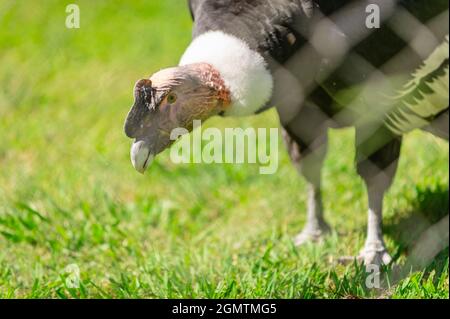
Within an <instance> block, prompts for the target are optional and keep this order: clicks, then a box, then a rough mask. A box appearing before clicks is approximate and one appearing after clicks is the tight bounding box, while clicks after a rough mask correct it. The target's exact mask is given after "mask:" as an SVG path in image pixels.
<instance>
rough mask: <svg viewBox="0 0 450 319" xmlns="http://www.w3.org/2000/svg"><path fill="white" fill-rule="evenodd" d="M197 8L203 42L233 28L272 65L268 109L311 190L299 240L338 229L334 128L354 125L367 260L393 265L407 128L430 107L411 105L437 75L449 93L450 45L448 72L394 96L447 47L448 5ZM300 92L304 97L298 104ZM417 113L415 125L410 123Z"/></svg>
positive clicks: (320, 2) (422, 0)
mask: <svg viewBox="0 0 450 319" xmlns="http://www.w3.org/2000/svg"><path fill="white" fill-rule="evenodd" d="M370 4H377V5H378V6H379V8H380V12H381V21H382V23H381V26H380V27H379V28H374V29H371V28H367V26H366V25H365V21H366V17H367V15H368V13H367V12H366V9H367V6H368V5H370ZM189 6H190V10H191V14H192V18H193V20H194V27H193V37H194V38H196V37H198V36H199V35H201V34H203V33H205V32H208V31H223V32H224V33H227V34H231V35H234V36H236V37H238V38H240V39H242V40H244V41H245V42H246V43H247V44H248V45H249V46H250V48H251V49H253V50H256V51H258V52H259V53H260V54H261V55H262V56H263V57H264V59H265V60H266V62H267V63H268V66H269V68H270V71H271V74H272V75H273V77H274V91H273V97H272V100H271V101H270V102H269V103H268V104H267V105H266V106H265V107H263V108H262V109H261V110H260V111H263V110H264V109H265V108H266V107H270V106H272V105H275V106H276V108H277V111H278V114H279V116H280V121H281V124H282V126H283V127H284V136H285V140H286V144H287V147H288V150H289V153H290V155H291V159H292V161H293V162H294V164H296V166H297V167H298V168H299V169H300V171H301V172H302V174H303V175H304V177H305V178H306V180H307V181H308V183H309V185H310V189H311V193H310V194H311V195H310V207H309V213H308V222H307V225H306V227H305V230H304V231H303V232H302V233H301V234H300V235H299V237H297V242H298V243H302V242H303V241H304V240H305V239H317V238H318V237H320V236H321V235H322V234H323V232H325V231H326V230H327V229H328V226H327V225H326V223H325V220H324V219H323V216H322V211H321V210H322V202H321V195H320V184H321V182H320V180H321V178H320V175H321V173H320V172H321V166H322V163H323V161H324V158H325V154H326V149H327V129H328V128H330V127H343V126H348V125H353V126H355V127H356V136H355V137H356V164H357V171H358V173H359V175H360V176H361V177H362V178H363V179H364V181H365V183H366V186H367V188H368V197H369V228H368V234H369V235H368V239H367V241H366V245H365V248H364V249H363V251H362V253H361V256H362V258H364V261H365V262H366V263H382V262H383V263H386V262H388V261H389V260H390V257H389V255H388V254H387V252H386V249H385V245H384V242H383V239H382V236H381V235H380V234H381V211H382V199H383V194H384V193H385V191H386V190H387V189H388V187H389V186H390V184H391V183H392V179H393V176H394V175H395V171H396V167H397V163H398V157H399V154H400V147H401V135H402V134H403V133H405V132H404V131H402V130H401V129H399V128H398V127H401V128H404V127H409V126H408V124H410V123H417V122H418V121H417V120H415V119H413V117H414V116H415V117H417V116H418V114H421V113H422V112H421V110H420V103H417V101H416V100H414V103H412V104H414V107H413V108H411V107H410V106H411V102H410V101H409V102H408V100H411V99H413V98H414V97H416V98H417V94H419V95H420V97H419V99H425V100H426V99H427V94H430V93H432V92H433V88H432V87H431V84H430V83H432V81H434V80H435V79H436V77H441V78H440V79H439V80H440V82H437V83H438V84H439V85H440V89H441V90H442V83H444V87H445V85H446V89H447V93H448V79H447V82H445V81H442V80H443V78H442V77H443V76H445V74H446V75H447V77H448V42H447V44H446V45H447V47H446V50H447V53H446V54H447V60H446V61H443V64H442V65H440V66H439V67H438V68H437V69H434V71H433V72H431V74H429V75H425V76H423V74H422V76H423V82H420V81H418V82H417V83H418V84H417V85H416V86H415V87H414V88H413V89H412V91H409V93H408V94H406V95H405V96H401V95H400V96H396V97H395V98H389V96H394V94H395V93H398V92H401V90H402V88H404V86H405V84H407V83H411V81H414V78H415V76H416V75H417V72H419V73H420V70H421V69H420V68H421V66H423V62H424V59H425V58H426V57H427V56H429V55H430V54H432V52H433V51H434V50H435V49H436V47H438V46H439V45H440V44H442V43H444V42H445V37H446V36H447V35H448V6H449V3H448V0H433V1H427V0H397V1H363V0H190V1H189ZM424 28H425V29H424ZM424 30H426V32H427V33H426V34H427V35H426V36H422V38H420V41H421V42H420V47H418V46H417V45H416V46H414V43H410V42H413V40H414V37H415V36H418V35H420V33H421V32H423V31H424ZM444 45H445V44H444ZM444 49H445V46H444ZM431 64H433V63H431ZM445 68H446V69H445ZM425 69H426V67H425ZM417 70H419V71H417ZM444 70H446V72H447V73H445V72H443V71H444ZM422 73H423V72H422ZM374 79H378V80H379V81H374ZM433 83H435V82H433ZM445 83H446V84H445ZM297 91H298V92H300V93H299V94H297V95H296V98H295V99H292V98H289V95H291V94H292V93H293V92H297ZM427 92H428V93H427ZM414 94H416V96H415V95H414ZM440 94H441V95H440V97H439V98H440V99H441V102H442V99H444V101H443V102H444V103H445V97H443V95H442V91H441V92H440ZM384 96H388V98H386V99H385V98H384ZM403 98H404V99H405V100H402V99H403ZM419 102H420V101H419ZM441 104H442V103H441ZM446 106H447V108H446V110H445V109H439V110H437V111H436V112H435V113H433V114H431V113H430V112H428V113H427V114H428V115H429V117H428V118H426V119H424V120H429V121H431V120H439V119H440V118H441V117H442V116H447V117H446V118H447V119H448V94H447V105H446ZM408 112H410V114H412V117H411V119H412V120H411V121H408V119H404V118H403V117H404V116H405V114H407V113H408ZM405 123H406V124H405ZM394 124H396V125H397V124H398V125H397V126H396V125H394ZM439 125H440V127H441V128H442V127H444V130H445V129H446V130H447V133H446V134H447V135H446V136H447V138H448V123H447V124H446V125H445V123H444V122H443V121H442V120H441V121H440V124H439ZM394 126H395V129H393V127H394ZM417 127H419V126H417ZM420 127H421V128H422V126H420ZM409 128H415V127H414V126H412V127H409ZM441 136H442V135H441ZM444 136H445V134H444Z"/></svg>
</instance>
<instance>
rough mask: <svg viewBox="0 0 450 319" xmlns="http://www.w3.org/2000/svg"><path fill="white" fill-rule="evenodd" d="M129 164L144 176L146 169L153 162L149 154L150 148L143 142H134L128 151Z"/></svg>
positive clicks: (152, 156)
mask: <svg viewBox="0 0 450 319" xmlns="http://www.w3.org/2000/svg"><path fill="white" fill-rule="evenodd" d="M130 157H131V163H132V164H133V167H134V168H135V169H136V170H137V171H138V172H139V173H141V174H144V172H145V170H146V169H147V167H148V166H149V165H150V164H151V162H152V161H153V158H154V155H153V154H152V153H151V152H150V147H149V145H148V143H147V142H145V141H144V140H140V141H135V142H134V143H133V145H132V146H131V151H130Z"/></svg>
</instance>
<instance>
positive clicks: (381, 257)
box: [358, 247, 392, 266]
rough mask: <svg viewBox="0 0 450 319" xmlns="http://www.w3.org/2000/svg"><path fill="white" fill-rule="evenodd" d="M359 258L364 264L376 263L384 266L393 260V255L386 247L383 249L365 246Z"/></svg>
mask: <svg viewBox="0 0 450 319" xmlns="http://www.w3.org/2000/svg"><path fill="white" fill-rule="evenodd" d="M358 260H359V261H361V262H363V263H364V265H366V266H368V265H376V266H382V265H388V264H390V262H391V261H392V257H391V256H390V255H389V253H388V252H387V250H386V248H384V247H383V248H382V249H377V250H375V249H370V248H364V249H363V250H361V252H360V253H359V256H358Z"/></svg>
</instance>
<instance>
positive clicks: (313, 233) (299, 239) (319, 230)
mask: <svg viewBox="0 0 450 319" xmlns="http://www.w3.org/2000/svg"><path fill="white" fill-rule="evenodd" d="M330 232H331V228H330V226H328V224H327V223H326V222H324V221H322V222H320V223H318V224H315V225H314V226H312V225H311V224H307V225H306V226H305V228H304V229H303V230H302V232H301V233H300V234H298V235H297V236H295V238H294V243H295V245H296V246H301V245H303V244H306V243H310V242H312V243H317V242H321V241H322V240H323V238H324V237H325V236H326V235H328V234H329V233H330Z"/></svg>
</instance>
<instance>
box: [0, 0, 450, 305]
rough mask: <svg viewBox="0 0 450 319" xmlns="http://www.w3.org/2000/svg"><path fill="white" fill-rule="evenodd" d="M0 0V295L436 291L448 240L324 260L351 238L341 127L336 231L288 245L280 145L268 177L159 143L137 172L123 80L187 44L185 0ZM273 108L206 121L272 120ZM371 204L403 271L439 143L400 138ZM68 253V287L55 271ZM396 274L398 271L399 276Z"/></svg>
mask: <svg viewBox="0 0 450 319" xmlns="http://www.w3.org/2000/svg"><path fill="white" fill-rule="evenodd" d="M78 3H79V4H80V9H81V28H80V29H79V30H68V29H66V28H65V27H64V21H65V18H66V14H65V5H64V3H63V2H61V1H49V0H47V1H45V2H39V4H38V3H37V2H36V3H35V2H29V1H13V0H5V1H2V2H1V3H0V297H1V298H42V297H44V298H47V297H51V298H78V297H81V298H93V297H118V298H130V297H131V298H141V297H146V298H166V297H168V298H171V297H213V298H222V297H223V298H225V297H228V298H235V297H253V298H260V297H269V298H281V297H285V298H357V297H359V298H361V297H385V298H448V297H449V286H448V260H449V257H448V248H447V249H445V250H444V251H442V252H441V253H440V254H439V255H438V256H437V258H436V259H435V260H434V261H433V263H431V264H430V265H428V266H427V267H426V268H425V269H423V268H422V269H415V270H414V271H412V272H411V273H407V272H405V271H400V272H399V271H395V269H394V270H387V272H386V274H385V275H384V276H387V277H386V278H384V279H386V280H384V281H383V288H382V289H374V290H369V289H367V288H366V286H365V284H364V283H365V279H366V278H365V276H366V275H365V272H364V269H363V268H362V267H360V266H358V265H353V264H351V265H347V266H341V265H336V264H335V263H334V262H333V260H335V259H336V258H337V257H339V256H341V255H354V254H356V253H357V252H358V250H359V249H360V248H361V247H362V245H363V242H364V235H365V231H364V229H365V224H366V206H367V201H366V198H365V189H364V187H363V183H362V181H361V180H360V179H359V178H358V176H357V175H356V173H355V170H354V167H353V166H354V164H353V156H354V148H353V134H354V132H353V130H352V129H346V130H340V131H332V132H331V133H330V137H331V146H330V152H329V156H328V157H327V161H326V165H325V170H324V185H323V186H324V198H325V209H326V215H327V218H328V220H329V222H330V223H331V224H332V226H333V228H334V229H335V230H336V232H337V233H335V234H334V235H332V236H331V237H329V238H328V239H327V240H326V241H325V242H324V243H322V244H320V245H318V246H306V247H302V248H300V249H297V248H295V247H293V245H292V241H291V238H292V236H294V235H295V234H296V233H297V232H298V231H299V230H300V229H301V228H302V226H303V224H304V221H305V210H306V207H305V204H306V191H305V182H304V180H303V179H301V178H300V177H298V176H297V174H296V172H295V169H294V168H293V166H292V165H291V164H290V161H289V159H288V157H287V154H286V153H285V152H284V148H283V146H282V145H281V141H280V168H279V171H278V173H277V174H275V175H270V176H265V175H259V174H258V167H257V166H256V165H206V164H205V165H203V164H202V165H199V164H185V165H175V164H173V163H171V162H170V161H169V157H168V154H167V152H166V153H164V154H162V155H161V156H159V157H158V158H157V159H156V162H155V164H154V165H153V166H152V167H151V169H150V170H149V172H148V174H146V175H145V176H141V175H139V174H137V173H136V172H135V170H134V169H133V168H132V166H131V164H130V160H129V147H130V140H128V139H127V138H126V137H125V136H124V134H123V131H122V126H123V121H124V118H125V116H126V113H127V112H128V108H129V106H130V104H131V102H132V94H131V93H132V88H133V85H134V82H135V81H136V80H137V79H139V78H141V77H144V76H148V75H149V74H151V73H152V72H154V71H156V70H158V69H159V68H162V67H165V66H169V65H174V64H176V63H177V61H178V58H179V57H180V55H181V54H182V52H183V49H184V48H185V47H186V45H187V44H188V43H189V40H190V32H191V31H190V28H191V22H190V17H189V14H188V11H187V10H186V8H185V3H184V1H179V0H170V1H169V0H166V1H133V2H129V3H127V4H124V3H123V2H122V1H78ZM277 122H278V121H277V117H276V113H275V112H274V111H270V112H267V113H265V114H262V115H260V116H256V117H253V118H245V119H225V120H221V119H213V120H211V121H210V122H209V123H208V125H210V126H212V125H217V126H219V127H226V126H229V127H233V126H241V125H242V126H249V125H251V126H255V127H276V126H277ZM402 154H403V156H402V158H401V162H400V167H399V172H398V175H397V177H396V181H395V183H394V185H393V187H392V189H391V190H390V192H389V194H388V195H387V197H386V201H385V208H386V209H385V212H386V214H385V229H386V236H385V237H386V241H387V244H388V247H389V249H390V251H391V252H392V254H394V255H396V256H397V258H398V259H397V265H398V267H400V268H401V267H402V265H404V264H405V263H406V261H407V259H408V253H409V252H410V250H411V247H412V246H413V244H414V241H415V240H416V239H417V238H419V235H420V232H421V231H422V230H424V229H426V228H427V227H428V226H430V225H431V224H433V223H435V222H437V221H438V220H439V219H440V218H441V217H443V216H445V215H446V214H448V197H447V196H448V173H449V172H448V154H449V148H448V144H447V143H444V142H442V141H439V140H438V139H436V138H434V137H432V136H429V135H426V134H424V133H420V132H415V133H413V134H410V135H409V136H407V137H406V139H405V144H404V147H403V150H402ZM71 264H76V265H78V267H79V269H80V274H81V285H80V288H70V287H69V286H68V284H67V281H66V279H67V278H66V277H67V274H65V273H64V269H65V268H66V267H67V266H68V265H71ZM399 274H400V275H399Z"/></svg>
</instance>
